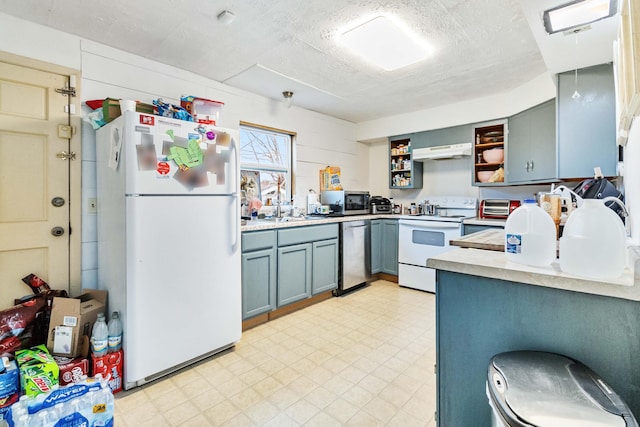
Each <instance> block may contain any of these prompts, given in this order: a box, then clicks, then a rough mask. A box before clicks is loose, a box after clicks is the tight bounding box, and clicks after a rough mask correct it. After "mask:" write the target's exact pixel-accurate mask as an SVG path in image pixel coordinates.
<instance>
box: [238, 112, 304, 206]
mask: <svg viewBox="0 0 640 427" xmlns="http://www.w3.org/2000/svg"><path fill="white" fill-rule="evenodd" d="M294 137H295V133H292V132H287V131H282V130H278V129H271V128H266V127H261V126H258V125H251V124H246V123H245V124H243V123H241V124H240V169H241V175H242V179H241V185H240V189H241V190H242V202H243V203H244V204H248V202H249V201H250V200H251V199H254V198H258V199H260V200H261V201H262V202H263V203H265V204H269V199H270V201H271V202H272V204H275V202H276V200H278V189H279V190H280V193H279V196H280V201H281V202H287V201H290V200H291V198H292V197H293V194H292V193H293V191H292V188H293V185H292V179H293V172H292V171H293V154H292V153H293V141H294Z"/></svg>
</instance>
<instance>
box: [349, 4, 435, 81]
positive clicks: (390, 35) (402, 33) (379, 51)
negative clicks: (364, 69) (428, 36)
mask: <svg viewBox="0 0 640 427" xmlns="http://www.w3.org/2000/svg"><path fill="white" fill-rule="evenodd" d="M338 41H339V42H340V43H341V44H343V45H344V46H346V47H348V48H349V49H351V50H352V51H353V52H355V53H356V54H357V55H359V56H361V57H363V58H364V59H366V60H367V61H369V62H371V63H373V64H375V65H377V66H378V67H380V68H382V69H384V70H386V71H393V70H397V69H399V68H403V67H406V66H409V65H411V64H415V63H416V62H420V61H423V60H424V59H426V58H427V57H428V56H429V55H430V53H431V49H430V48H429V47H428V46H427V44H426V43H425V42H424V41H423V40H420V39H419V38H418V37H417V36H416V35H415V34H412V33H411V31H409V29H408V28H407V27H406V26H405V25H403V24H402V23H400V22H399V21H398V20H396V19H394V18H391V17H389V16H384V15H380V16H376V17H374V18H371V19H369V20H367V21H366V22H362V21H360V23H358V24H356V25H352V26H351V27H350V28H348V29H346V30H344V31H341V32H340V35H339V36H338Z"/></svg>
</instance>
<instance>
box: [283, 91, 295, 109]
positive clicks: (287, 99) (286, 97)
mask: <svg viewBox="0 0 640 427" xmlns="http://www.w3.org/2000/svg"><path fill="white" fill-rule="evenodd" d="M282 96H283V97H284V100H283V101H282V102H284V106H285V107H287V108H289V107H291V98H293V92H291V91H290V90H285V91H284V92H282Z"/></svg>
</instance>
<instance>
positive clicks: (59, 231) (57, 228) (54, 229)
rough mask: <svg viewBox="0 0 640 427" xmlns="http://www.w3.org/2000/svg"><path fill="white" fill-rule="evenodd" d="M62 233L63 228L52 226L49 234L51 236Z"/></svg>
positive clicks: (58, 235) (57, 235)
mask: <svg viewBox="0 0 640 427" xmlns="http://www.w3.org/2000/svg"><path fill="white" fill-rule="evenodd" d="M63 234H64V228H62V227H53V228H52V229H51V235H52V236H56V237H60V236H62V235H63Z"/></svg>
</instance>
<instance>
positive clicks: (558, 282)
mask: <svg viewBox="0 0 640 427" xmlns="http://www.w3.org/2000/svg"><path fill="white" fill-rule="evenodd" d="M629 252H630V254H629V257H630V260H631V261H630V264H631V265H633V266H634V267H633V270H634V271H635V275H634V271H631V270H629V269H626V270H625V271H624V273H623V275H622V276H621V277H619V278H617V279H610V280H600V279H585V278H581V277H577V276H572V275H570V274H566V273H563V272H562V271H561V270H560V265H559V263H558V262H557V261H556V262H554V263H553V264H551V265H550V266H548V267H531V266H527V265H521V264H516V263H513V262H510V261H508V260H507V257H506V256H505V254H504V252H496V251H488V250H484V249H472V248H456V249H452V250H450V251H448V252H445V253H443V254H440V255H438V256H435V257H433V258H429V259H428V260H427V267H431V268H435V269H438V270H445V271H452V272H456V273H463V274H470V275H474V276H481V277H489V278H493V279H501V280H508V281H511V282H520V283H527V284H530V285H536V286H544V287H548V288H555V289H564V290H567V291H574V292H584V293H588V294H594V295H604V296H609V297H616V298H622V299H627V300H632V301H640V248H638V247H632V248H630V249H629Z"/></svg>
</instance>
